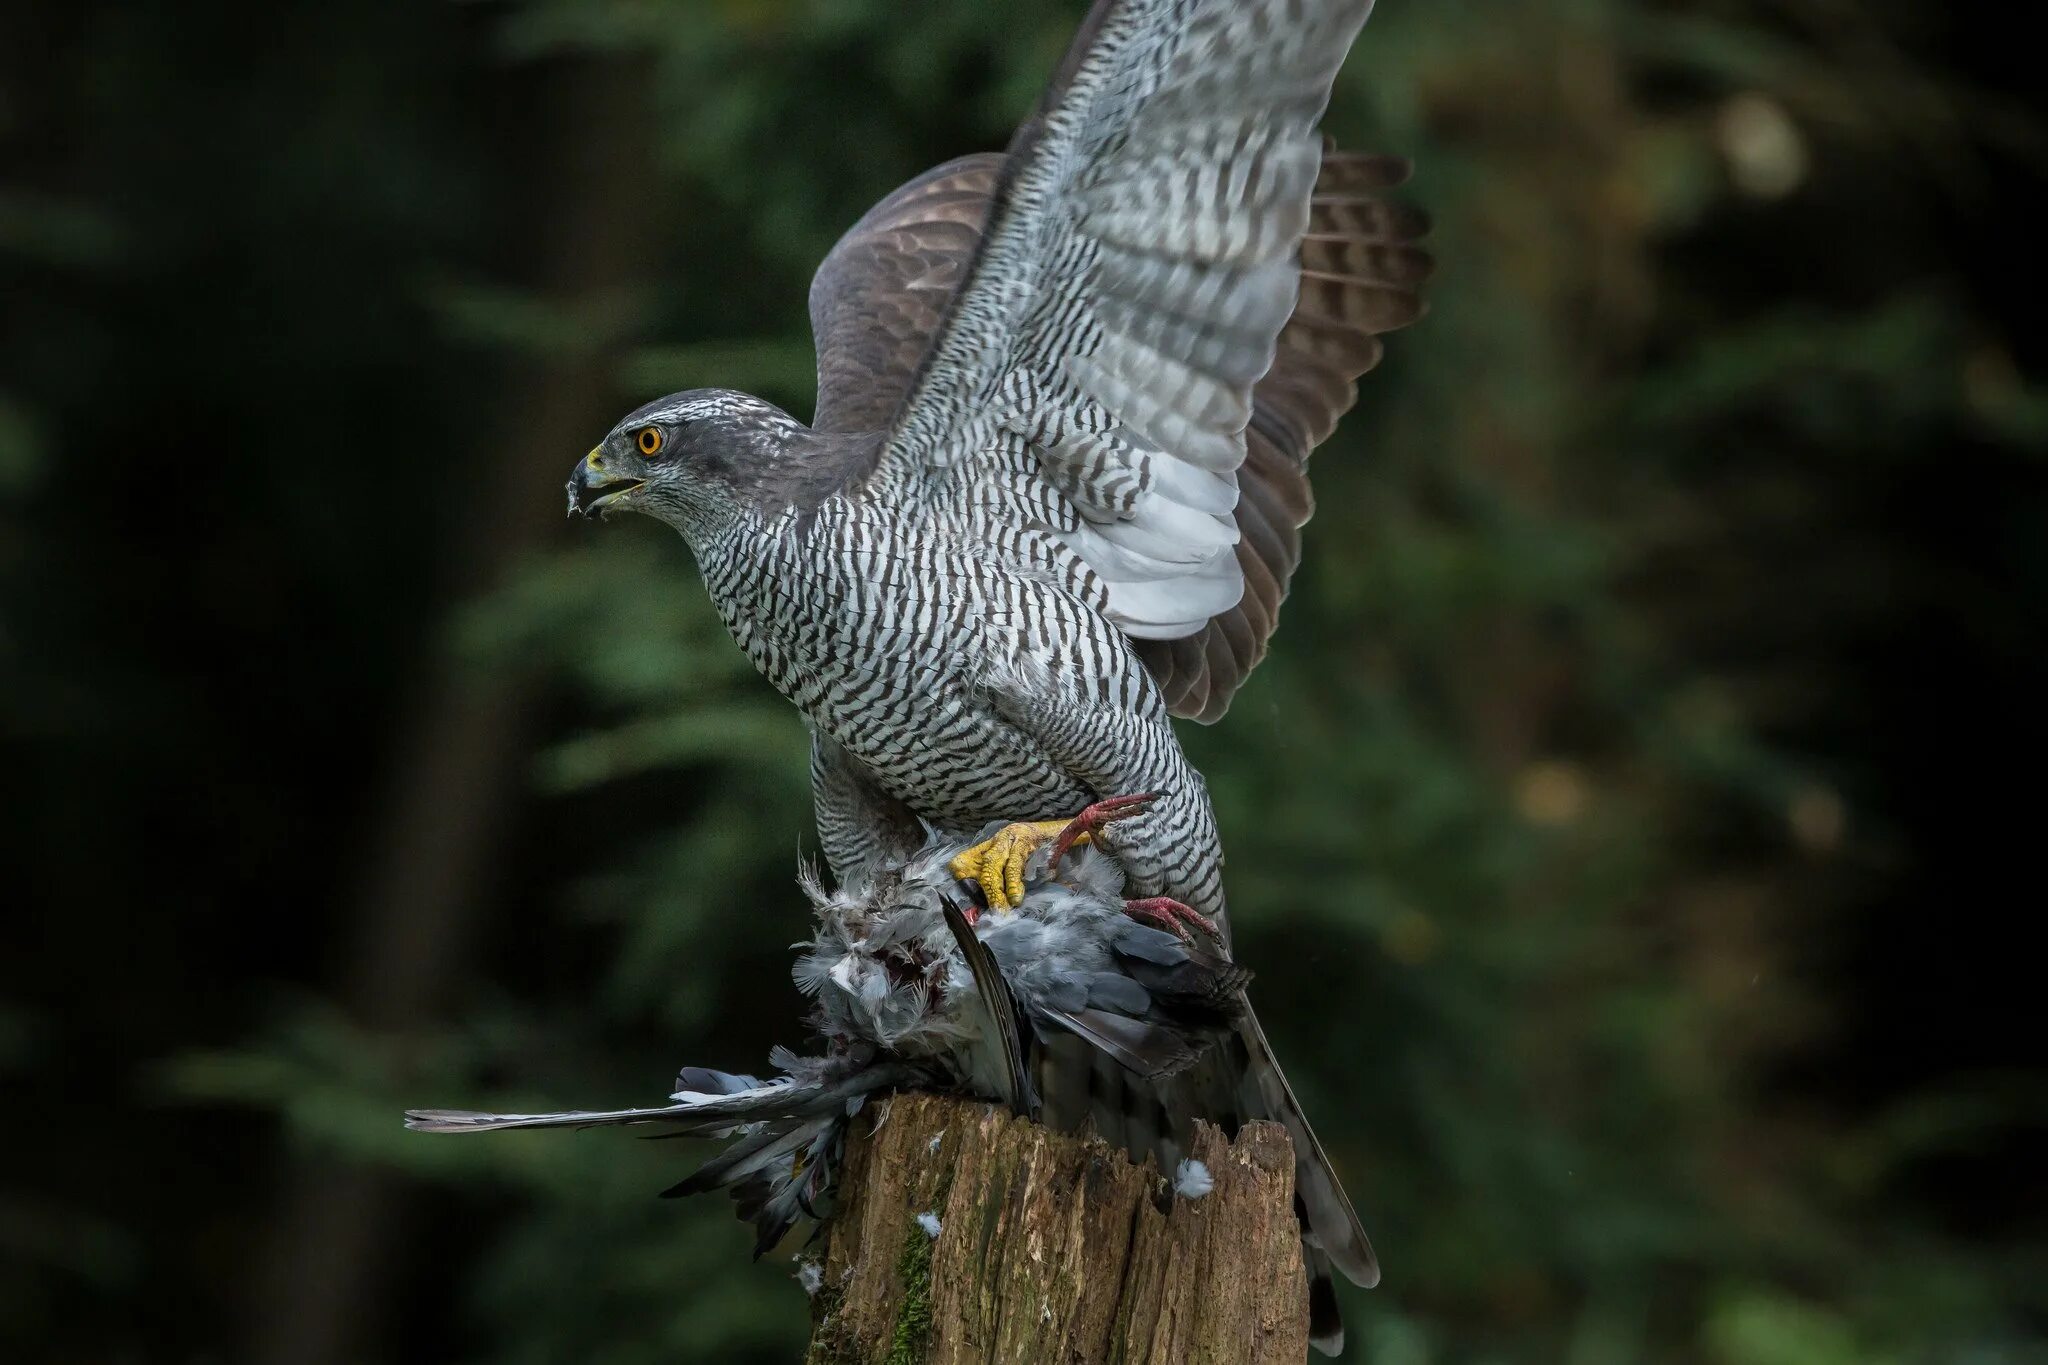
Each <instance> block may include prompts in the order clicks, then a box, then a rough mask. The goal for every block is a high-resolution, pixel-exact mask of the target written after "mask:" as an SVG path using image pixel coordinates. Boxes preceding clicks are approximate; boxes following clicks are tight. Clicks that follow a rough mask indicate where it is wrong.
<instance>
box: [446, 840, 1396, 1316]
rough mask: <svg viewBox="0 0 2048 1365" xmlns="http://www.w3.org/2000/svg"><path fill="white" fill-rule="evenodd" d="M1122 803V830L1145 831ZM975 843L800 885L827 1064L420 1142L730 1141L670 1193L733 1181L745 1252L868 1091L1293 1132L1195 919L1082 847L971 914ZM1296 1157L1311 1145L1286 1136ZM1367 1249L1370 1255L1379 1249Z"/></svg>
mask: <svg viewBox="0 0 2048 1365" xmlns="http://www.w3.org/2000/svg"><path fill="white" fill-rule="evenodd" d="M1134 813H1135V812H1134V810H1133V809H1132V808H1128V807H1127V808H1125V810H1124V811H1123V812H1122V818H1126V819H1128V818H1132V817H1133V815H1134ZM968 846H969V844H968V842H967V841H965V840H959V839H948V838H945V837H944V836H934V837H933V838H932V840H931V841H930V842H929V843H928V844H927V845H926V846H925V847H924V848H923V849H922V850H921V851H920V852H919V853H918V854H917V855H916V856H915V857H913V858H912V859H910V861H909V862H908V863H905V864H901V865H898V864H890V865H888V866H886V867H884V868H882V869H879V870H878V872H877V874H876V875H875V876H874V877H873V878H872V879H871V880H869V881H867V882H865V883H863V884H861V885H860V886H859V887H857V888H852V889H847V888H842V889H840V890H838V891H836V892H827V891H825V890H824V889H823V888H822V887H820V886H818V885H817V884H816V883H815V882H812V883H809V884H808V885H807V889H808V890H809V891H810V893H811V898H812V903H813V906H814V908H815V910H816V913H817V927H816V930H815V932H814V934H813V936H812V938H811V940H810V942H809V943H808V944H805V945H803V950H802V952H801V953H800V955H799V957H798V960H797V963H796V968H795V972H794V975H795V978H796V982H797V985H798V987H799V988H800V989H801V990H802V991H803V992H804V993H805V994H806V995H808V996H810V997H812V999H813V1000H814V1002H815V1004H814V1007H813V1011H812V1016H811V1023H812V1026H813V1028H814V1029H815V1030H816V1032H817V1033H818V1035H819V1036H820V1038H821V1039H822V1041H823V1042H824V1044H825V1049H824V1052H823V1054H822V1055H819V1056H809V1057H801V1056H797V1055H795V1054H793V1053H791V1052H789V1051H787V1050H786V1049H777V1050H776V1052H775V1054H773V1055H772V1057H771V1061H772V1062H773V1063H774V1064H775V1066H776V1067H777V1068H778V1069H779V1070H780V1072H781V1074H780V1075H779V1076H777V1077H775V1078H773V1079H771V1080H766V1081H764V1080H761V1079H758V1078H756V1077H753V1076H741V1075H731V1074H728V1073H725V1072H720V1071H711V1070H708V1069H704V1068H698V1067H690V1068H686V1069H685V1070H684V1071H683V1072H682V1074H681V1075H680V1076H679V1077H678V1078H677V1082H676V1087H677V1093H676V1094H675V1095H674V1096H673V1097H672V1099H673V1101H674V1102H673V1103H671V1104H668V1105H665V1106H660V1107H654V1108H644V1109H615V1110H569V1111H566V1112H562V1113H545V1114H488V1113H475V1112H470V1111H463V1110H415V1111H413V1112H412V1113H410V1114H408V1115H407V1116H406V1118H407V1126H408V1127H411V1128H415V1129H421V1130H425V1131H429V1132H444V1133H451V1132H452V1133H461V1132H487V1131H493V1130H497V1129H505V1128H557V1127H588V1126H593V1125H603V1124H656V1125H660V1126H662V1127H663V1128H665V1129H666V1130H667V1131H669V1132H672V1133H676V1134H680V1135H695V1136H704V1137H726V1136H736V1140H735V1141H733V1142H732V1143H731V1144H730V1145H729V1146H728V1147H727V1148H726V1150H725V1151H723V1152H721V1153H720V1154H719V1155H718V1156H717V1157H715V1158H713V1159H712V1160H711V1161H709V1162H707V1163H706V1164H705V1165H704V1166H703V1167H702V1168H700V1169H699V1170H698V1171H697V1172H696V1173H695V1174H693V1175H691V1176H690V1177H689V1178H688V1179H686V1180H684V1181H682V1182H681V1183H680V1184H678V1185H676V1186H674V1187H673V1188H672V1189H671V1190H670V1191H669V1193H670V1194H673V1195H686V1194H695V1193H700V1192H704V1191H709V1190H716V1189H724V1190H728V1191H730V1192H731V1194H732V1197H733V1198H734V1200H735V1201H736V1202H737V1203H738V1205H739V1212H740V1216H741V1217H742V1218H745V1219H747V1220H748V1221H750V1222H751V1223H753V1224H754V1227H755V1231H756V1239H755V1246H754V1254H755V1255H757V1256H759V1255H761V1254H762V1253H764V1252H765V1251H767V1250H769V1249H771V1248H773V1247H775V1246H777V1245H779V1244H781V1243H782V1241H783V1240H784V1238H785V1237H786V1236H787V1234H788V1233H789V1231H790V1229H791V1228H792V1227H794V1226H795V1224H796V1223H797V1222H798V1220H799V1219H800V1218H801V1217H804V1216H810V1217H821V1216H824V1215H826V1214H828V1213H829V1212H830V1210H831V1208H832V1200H833V1194H834V1184H835V1179H836V1175H837V1171H838V1166H839V1161H840V1158H841V1156H842V1154H843V1152H844V1148H845V1140H846V1135H847V1130H848V1125H849V1123H850V1121H851V1119H852V1118H853V1116H854V1115H856V1114H858V1113H859V1112H860V1111H861V1109H862V1107H863V1106H864V1104H865V1103H866V1101H867V1100H868V1098H869V1097H870V1096H872V1095H874V1094H876V1093H877V1092H880V1091H886V1090H897V1089H905V1088H923V1089H938V1090H948V1091H953V1092H956V1093H963V1094H967V1095H972V1096H976V1097H979V1098H983V1099H989V1100H998V1101H1001V1102H1003V1103H1006V1104H1008V1105H1009V1106H1010V1107H1011V1108H1012V1109H1013V1110H1015V1111H1016V1112H1018V1113H1021V1114H1026V1115H1028V1116H1031V1117H1034V1118H1038V1119H1040V1120H1042V1121H1043V1122H1045V1123H1047V1124H1048V1125H1049V1126H1052V1127H1055V1128H1059V1129H1062V1130H1065V1131H1070V1132H1078V1131H1083V1130H1084V1129H1089V1130H1092V1131H1093V1132H1094V1133H1095V1134H1097V1135H1099V1136H1100V1137H1102V1138H1103V1139H1104V1140H1105V1141H1107V1142H1108V1143H1110V1144H1111V1145H1112V1146H1115V1147H1118V1148H1121V1149H1122V1150H1123V1151H1125V1152H1126V1153H1128V1154H1129V1155H1130V1157H1131V1158H1132V1159H1133V1160H1138V1161H1142V1160H1144V1159H1145V1158H1147V1157H1150V1158H1152V1159H1153V1160H1154V1161H1155V1162H1156V1163H1157V1167H1158V1169H1159V1170H1160V1171H1162V1172H1164V1173H1168V1174H1169V1175H1171V1174H1172V1173H1174V1172H1176V1171H1177V1169H1178V1168H1179V1165H1180V1162H1181V1159H1182V1157H1183V1156H1184V1155H1185V1153H1186V1152H1187V1150H1188V1149H1189V1147H1190V1145H1191V1144H1192V1140H1193V1136H1194V1124H1195V1121H1196V1120H1198V1119H1200V1120H1205V1121H1208V1122H1211V1123H1215V1124H1218V1125H1220V1126H1221V1127H1222V1128H1223V1129H1224V1130H1225V1131H1226V1132H1227V1133H1230V1134H1235V1133H1236V1131H1237V1130H1238V1128H1240V1127H1241V1126H1242V1125H1243V1124H1244V1123H1246V1122H1248V1121H1250V1120H1253V1119H1277V1120H1279V1121H1281V1122H1283V1123H1288V1124H1290V1125H1291V1124H1292V1123H1293V1120H1294V1118H1295V1115H1294V1114H1293V1113H1292V1106H1291V1104H1289V1103H1287V1102H1285V1101H1283V1100H1280V1099H1279V1098H1278V1097H1276V1096H1275V1095H1274V1094H1273V1093H1272V1092H1271V1091H1269V1090H1268V1089H1267V1088H1266V1087H1265V1086H1264V1084H1263V1083H1262V1076H1261V1073H1260V1071H1259V1069H1258V1068H1257V1067H1256V1066H1255V1065H1253V1062H1252V1058H1251V1056H1250V1054H1249V1052H1248V1051H1247V1048H1246V1044H1245V1041H1244V1035H1243V1032H1242V1029H1241V1027H1240V1026H1241V1023H1242V1020H1243V1018H1244V1016H1245V1014H1246V1012H1247V1011H1248V1010H1249V1006H1248V1005H1247V1004H1246V1001H1245V997H1244V985H1245V982H1246V981H1247V980H1248V978H1249V976H1250V973H1248V972H1247V971H1245V970H1244V969H1243V968H1242V967H1240V966H1238V965H1237V964H1235V963H1234V962H1232V961H1231V960H1230V958H1229V957H1228V955H1227V954H1226V953H1224V952H1222V951H1220V950H1218V949H1216V948H1213V947H1205V946H1203V945H1202V943H1201V942H1199V941H1198V938H1197V935H1196V934H1194V933H1191V932H1190V926H1188V925H1185V924H1179V923H1174V924H1171V925H1170V926H1169V927H1164V928H1162V927H1158V926H1157V925H1156V924H1155V923H1147V922H1145V921H1147V920H1155V921H1156V920H1157V919H1158V918H1159V917H1158V914H1157V910H1156V907H1154V906H1152V905H1151V904H1149V903H1148V902H1147V901H1146V900H1144V899H1138V900H1135V901H1126V900H1125V899H1124V897H1123V893H1124V891H1125V890H1126V879H1125V875H1124V870H1123V868H1122V867H1121V866H1120V865H1119V864H1118V863H1117V861H1116V860H1115V858H1114V857H1113V856H1112V855H1109V854H1107V853H1105V852H1103V851H1101V850H1100V848H1099V847H1098V848H1090V847H1088V846H1081V847H1078V848H1073V849H1072V851H1071V852H1070V853H1068V854H1067V855H1066V856H1065V857H1063V858H1055V857H1054V856H1053V854H1054V850H1052V849H1045V850H1041V851H1038V852H1036V853H1034V855H1033V857H1032V858H1031V859H1030V860H1029V862H1030V868H1029V871H1028V873H1027V882H1026V887H1025V891H1024V894H1023V895H1022V896H1021V897H1020V898H1019V900H1018V903H1017V905H1016V906H1015V907H1014V908H1013V909H1007V910H986V911H984V910H983V909H982V908H981V907H979V906H977V905H976V904H975V903H974V902H973V900H972V899H971V898H970V896H969V894H968V893H967V892H966V891H965V890H964V889H963V887H962V884H961V882H960V881H959V879H958V878H956V877H955V876H954V875H953V872H952V870H951V864H952V862H953V860H954V859H956V858H957V857H958V856H959V855H960V854H961V853H962V852H963V851H964V850H965V849H966V848H967V847H968ZM1294 1137H1295V1141H1296V1142H1297V1143H1300V1144H1302V1145H1303V1146H1304V1147H1305V1148H1306V1147H1307V1146H1310V1145H1312V1143H1313V1138H1311V1137H1308V1136H1307V1135H1306V1134H1305V1133H1304V1132H1296V1133H1295V1134H1294ZM1319 1235H1320V1234H1319V1233H1318V1231H1317V1230H1316V1229H1315V1228H1314V1227H1313V1226H1312V1225H1310V1224H1308V1223H1306V1222H1304V1225H1303V1229H1302V1237H1303V1243H1304V1245H1303V1253H1304V1260H1305V1261H1306V1263H1307V1264H1308V1265H1309V1266H1310V1267H1311V1279H1310V1323H1311V1334H1312V1339H1313V1340H1314V1341H1315V1342H1316V1343H1317V1344H1318V1345H1319V1346H1321V1347H1322V1348H1323V1349H1325V1350H1326V1351H1331V1352H1333V1353H1334V1351H1335V1350H1337V1349H1338V1348H1340V1347H1341V1345H1342V1342H1343V1326H1342V1322H1341V1320H1340V1319H1339V1317H1338V1314H1337V1306H1336V1300H1335V1296H1334V1295H1333V1293H1332V1292H1331V1285H1330V1281H1329V1271H1328V1268H1327V1266H1326V1265H1324V1264H1323V1263H1322V1262H1321V1261H1320V1260H1319V1259H1318V1249H1317V1239H1318V1238H1319ZM1367 1254H1368V1255H1369V1254H1370V1253H1369V1252H1368V1253H1367Z"/></svg>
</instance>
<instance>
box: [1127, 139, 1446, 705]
mask: <svg viewBox="0 0 2048 1365" xmlns="http://www.w3.org/2000/svg"><path fill="white" fill-rule="evenodd" d="M1407 178H1408V163H1407V162H1406V161H1405V160H1403V159H1402V158H1400V157H1392V156H1366V155H1358V154H1354V153H1344V152H1336V151H1330V152H1326V153H1325V154H1324V156H1323V166H1322V171H1321V173H1320V174H1319V175H1318V176H1317V177H1316V188H1315V196H1314V198H1313V199H1312V200H1311V201H1310V204H1309V222H1308V233H1307V235H1306V236H1305V237H1304V238H1303V240H1302V246H1301V264H1302V280H1301V296H1300V298H1299V299H1298V300H1297V301H1296V303H1295V307H1294V314H1293V316H1292V317H1290V318H1289V319H1288V322H1287V325H1286V327H1285V328H1283V329H1282V330H1281V332H1280V341H1279V349H1278V351H1277V352H1276V353H1275V355H1274V358H1273V368H1272V369H1271V370H1269V371H1267V373H1266V376H1265V378H1263V379H1261V380H1260V381H1259V383H1258V386H1257V388H1255V389H1254V390H1253V391H1252V421H1251V428H1250V430H1249V432H1248V433H1247V439H1246V449H1245V462H1244V466H1243V468H1241V469H1240V470H1239V471H1238V478H1237V482H1238V508H1237V525H1238V530H1239V532H1240V533H1241V534H1242V536H1243V539H1241V540H1240V541H1239V542H1238V546H1237V562H1238V564H1239V566H1240V567H1241V568H1242V569H1243V570H1244V577H1245V591H1244V599H1243V600H1242V601H1240V602H1239V603H1238V604H1237V606H1235V607H1233V608H1232V609H1231V610H1229V611H1227V612H1223V613H1221V614H1219V615H1217V616H1215V617H1213V618H1212V619H1211V620H1210V622H1209V624H1208V625H1206V626H1204V627H1203V628H1202V629H1201V630H1198V631H1196V632H1195V633H1194V634H1193V635H1190V636H1187V637H1185V638H1183V639H1179V640H1139V641H1137V642H1136V645H1137V650H1138V653H1139V656H1140V657H1142V658H1143V659H1144V660H1145V662H1146V665H1147V666H1148V667H1150V668H1151V670H1152V673H1153V676H1154V677H1156V678H1157V679H1158V680H1159V684H1160V687H1161V689H1162V690H1163V691H1164V692H1165V694H1166V701H1167V705H1168V706H1169V707H1171V708H1172V710H1173V713H1174V714H1175V715H1177V716H1187V717H1190V718H1192V719H1194V720H1199V721H1201V722H1203V723H1204V724H1208V723H1210V722H1212V721H1216V720H1219V719H1221V718H1222V716H1223V713H1224V712H1225V711H1227V710H1229V709H1230V700H1231V698H1232V697H1233V696H1235V695H1236V693H1237V689H1238V688H1239V687H1240V686H1241V685H1242V684H1243V683H1244V680H1245V678H1246V677H1247V676H1249V675H1250V673H1251V671H1252V669H1253V668H1255V667H1257V665H1258V662H1259V660H1260V659H1262V658H1264V657H1265V653H1266V642H1267V641H1268V640H1269V639H1271V638H1272V635H1273V630H1274V628H1275V627H1276V626H1277V625H1278V624H1279V619H1280V603H1281V601H1282V600H1283V599H1284V598H1285V597H1286V596H1287V585H1288V582H1289V580H1290V579H1292V578H1293V577H1294V570H1295V567H1296V566H1297V565H1298V564H1300V562H1301V527H1302V526H1303V525H1305V524H1306V523H1307V521H1308V519H1309V515H1310V513H1311V512H1312V511H1313V510H1314V506H1315V504H1314V500H1313V499H1312V498H1311V496H1310V493H1309V484H1308V456H1309V452H1310V451H1312V450H1314V449H1315V447H1316V446H1317V445H1319V444H1320V443H1321V442H1322V441H1324V440H1325V439H1327V438H1328V436H1329V434H1330V433H1331V432H1332V431H1334V430H1335V429H1336V426H1337V419H1338V418H1340V417H1342V416H1343V415H1344V414H1345V413H1346V412H1347V411H1349V410H1350V408H1351V405H1352V404H1353V403H1354V402H1356V401H1357V400H1358V385H1357V382H1356V381H1357V379H1358V377H1359V376H1360V375H1361V374H1364V373H1365V372H1366V371H1367V370H1369V369H1371V368H1372V367H1373V365H1374V364H1376V363H1377V362H1378V361H1379V358H1380V351H1381V346H1380V341H1379V334H1380V333H1382V332H1389V331H1392V330H1394V329H1395V328H1397V327H1405V326H1407V325H1408V324H1409V323H1411V322H1413V321H1415V320H1416V319H1417V318H1419V317H1421V316H1422V311H1423V305H1422V296H1421V294H1420V292H1419V289H1420V286H1421V284H1422V282H1423V281H1424V280H1425V279H1427V278H1428V276H1429V272H1430V259H1429V256H1428V255H1427V254H1426V253H1425V252H1423V250H1422V249H1421V248H1420V247H1419V246H1418V245H1417V243H1418V241H1419V240H1420V239H1421V237H1422V236H1423V234H1424V233H1425V232H1426V231H1427V230H1428V222H1427V220H1426V219H1425V218H1424V217H1423V216H1422V214H1420V213H1419V212H1417V211H1416V210H1414V209H1412V208H1409V207H1408V206H1406V205H1403V204H1398V203H1393V202H1390V201H1388V200H1385V199H1381V198H1378V197H1377V196H1378V195H1380V194H1381V193H1383V192H1384V191H1386V190H1390V189H1392V188H1394V187H1395V186H1397V185H1399V184H1401V182H1402V181H1404V180H1406V179H1407Z"/></svg>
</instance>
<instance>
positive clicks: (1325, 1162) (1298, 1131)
mask: <svg viewBox="0 0 2048 1365" xmlns="http://www.w3.org/2000/svg"><path fill="white" fill-rule="evenodd" d="M1238 1029H1239V1036H1240V1037H1241V1038H1242V1039H1243V1041H1244V1044H1245V1047H1246V1049H1247V1052H1248V1054H1249V1055H1248V1057H1247V1062H1248V1065H1247V1066H1246V1068H1245V1075H1244V1078H1245V1080H1246V1082H1247V1083H1248V1085H1249V1086H1250V1087H1251V1093H1250V1094H1247V1095H1245V1097H1244V1099H1245V1101H1246V1107H1247V1108H1250V1107H1251V1106H1252V1105H1253V1104H1254V1103H1256V1105H1257V1109H1258V1110H1259V1111H1262V1112H1263V1114H1264V1115H1265V1116H1268V1117H1271V1118H1274V1119H1278V1120H1279V1121H1280V1122H1281V1123H1282V1124H1284V1125H1285V1126H1286V1128H1287V1136H1288V1137H1290V1138H1292V1139H1293V1140H1294V1197H1295V1199H1296V1200H1297V1201H1299V1202H1300V1204H1301V1207H1302V1215H1303V1219H1304V1221H1305V1222H1306V1223H1307V1225H1308V1227H1309V1229H1310V1230H1311V1231H1313V1232H1314V1233H1315V1237H1316V1244H1317V1245H1318V1246H1319V1247H1320V1248H1321V1249H1322V1251H1323V1252H1324V1254H1325V1255H1326V1256H1327V1257H1328V1259H1329V1263H1330V1264H1332V1265H1335V1266H1336V1268H1337V1269H1338V1270H1340V1271H1342V1272H1343V1273H1344V1278H1345V1279H1347V1280H1349V1281H1351V1283H1353V1284H1355V1285H1357V1286H1358V1287H1359V1288H1361V1289H1370V1288H1372V1287H1373V1286H1374V1285H1376V1284H1378V1283H1379V1282H1380V1264H1379V1259H1378V1258H1377V1257H1376V1256H1374V1255H1373V1250H1372V1241H1371V1240H1370V1239H1369V1238H1368V1237H1367V1236H1366V1235H1365V1228H1364V1227H1363V1226H1362V1225H1361V1224H1360V1223H1359V1221H1358V1213H1357V1211H1356V1210H1354V1209H1353V1208H1352V1207H1351V1200H1350V1198H1349V1196H1347V1195H1346V1194H1345V1193H1344V1186H1343V1183H1342V1182H1341V1181H1339V1180H1338V1179H1337V1172H1336V1170H1335V1169H1334V1168H1333V1167H1332V1166H1331V1165H1330V1158H1329V1155H1328V1154H1327V1153H1326V1152H1324V1151H1323V1144H1322V1143H1320V1142H1318V1141H1317V1140H1316V1134H1315V1130H1314V1129H1313V1128H1310V1127H1309V1126H1308V1116H1307V1115H1305V1114H1303V1113H1302V1112H1301V1102H1300V1101H1299V1100H1297V1099H1295V1098H1294V1087H1292V1086H1290V1085H1289V1084H1288V1083H1287V1073H1285V1072H1284V1071H1282V1070H1281V1069H1280V1063H1279V1062H1278V1061H1277V1060H1276V1059H1275V1058H1274V1056H1273V1049H1272V1047H1271V1045H1270V1044H1268V1043H1267V1042H1266V1032H1265V1030H1264V1029H1262V1028H1260V1027H1259V1020H1258V1016H1257V1015H1255V1014H1253V1013H1252V1012H1251V1010H1250V1009H1246V1011H1245V1012H1244V1017H1243V1018H1242V1019H1241V1020H1240V1021H1239V1024H1238Z"/></svg>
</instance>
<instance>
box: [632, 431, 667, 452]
mask: <svg viewBox="0 0 2048 1365" xmlns="http://www.w3.org/2000/svg"><path fill="white" fill-rule="evenodd" d="M633 443H634V444H635V445H637V446H639V447H640V453H641V454H642V455H652V454H654V453H655V452H657V451H659V450H660V449H661V429H660V428H658V427H642V428H640V434H639V435H638V436H636V437H634V438H633Z"/></svg>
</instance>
